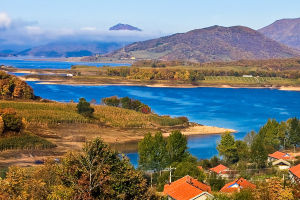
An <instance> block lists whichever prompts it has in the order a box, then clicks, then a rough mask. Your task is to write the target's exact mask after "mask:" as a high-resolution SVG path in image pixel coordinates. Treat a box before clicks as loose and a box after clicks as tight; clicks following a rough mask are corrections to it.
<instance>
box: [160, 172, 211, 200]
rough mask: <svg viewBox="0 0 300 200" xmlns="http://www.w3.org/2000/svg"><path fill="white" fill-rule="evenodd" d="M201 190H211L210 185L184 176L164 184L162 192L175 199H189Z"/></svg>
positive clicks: (201, 191) (200, 192)
mask: <svg viewBox="0 0 300 200" xmlns="http://www.w3.org/2000/svg"><path fill="white" fill-rule="evenodd" d="M203 192H208V193H209V192H211V188H210V186H208V185H206V184H204V183H201V182H199V181H197V180H196V179H193V178H192V177H190V176H185V177H183V178H181V179H178V180H177V181H174V182H173V183H171V184H166V185H165V187H164V194H166V195H168V196H170V197H172V198H173V199H176V200H189V199H191V198H194V197H196V196H198V195H200V194H202V193H203Z"/></svg>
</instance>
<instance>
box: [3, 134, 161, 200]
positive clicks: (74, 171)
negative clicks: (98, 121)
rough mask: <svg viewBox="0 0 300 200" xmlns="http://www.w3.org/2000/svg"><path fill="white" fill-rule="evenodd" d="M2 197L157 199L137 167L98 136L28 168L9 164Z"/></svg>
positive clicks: (25, 199) (25, 198) (41, 199)
mask: <svg viewBox="0 0 300 200" xmlns="http://www.w3.org/2000/svg"><path fill="white" fill-rule="evenodd" d="M0 198H2V199H8V200H9V199H24V200H27V199H40V200H43V199H45V200H46V199H66V200H67V199H87V200H88V199H90V200H92V199H103V200H104V199H116V200H117V199H120V200H121V199H128V200H129V199H130V200H131V199H133V200H134V199H153V200H155V199H158V197H156V196H155V194H154V193H153V191H151V190H150V189H149V187H148V186H147V182H146V180H145V179H144V178H143V175H142V173H141V172H140V171H137V170H135V169H134V168H133V166H132V165H131V164H130V163H129V160H128V159H127V158H126V157H124V156H120V155H119V154H118V153H117V152H115V151H112V150H111V149H110V148H109V147H108V146H107V145H106V144H105V143H103V142H102V140H100V139H95V140H94V141H92V142H89V143H87V144H86V145H85V147H84V148H83V150H82V153H69V154H67V155H66V156H64V157H63V158H61V160H60V161H59V162H55V161H53V160H49V161H47V162H46V164H45V165H43V166H40V167H32V168H19V167H11V168H10V169H9V171H8V173H7V175H6V178H5V179H0Z"/></svg>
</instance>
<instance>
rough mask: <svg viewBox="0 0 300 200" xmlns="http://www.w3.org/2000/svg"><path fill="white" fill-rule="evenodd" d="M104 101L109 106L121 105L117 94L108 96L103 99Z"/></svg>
mask: <svg viewBox="0 0 300 200" xmlns="http://www.w3.org/2000/svg"><path fill="white" fill-rule="evenodd" d="M102 103H104V104H105V105H107V106H114V107H119V105H120V99H118V97H117V96H112V97H106V98H103V99H102Z"/></svg>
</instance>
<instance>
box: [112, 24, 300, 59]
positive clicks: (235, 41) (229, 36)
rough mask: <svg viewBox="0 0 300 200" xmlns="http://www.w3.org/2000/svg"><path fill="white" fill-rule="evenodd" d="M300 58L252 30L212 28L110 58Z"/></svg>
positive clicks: (122, 51) (159, 40) (142, 45)
mask: <svg viewBox="0 0 300 200" xmlns="http://www.w3.org/2000/svg"><path fill="white" fill-rule="evenodd" d="M299 55H300V51H297V50H294V49H291V48H289V47H287V46H284V45H282V44H280V43H278V42H276V41H274V40H271V39H269V38H267V37H266V36H264V35H263V34H261V33H259V32H257V31H255V30H253V29H250V28H247V27H243V26H234V27H222V26H212V27H208V28H204V29H196V30H192V31H189V32H187V33H178V34H174V35H170V36H166V37H161V38H157V39H152V40H147V41H143V42H136V43H133V44H131V45H127V46H126V47H125V48H122V49H120V50H118V51H115V52H113V53H111V54H109V55H108V56H109V57H115V58H130V57H132V56H134V57H136V58H138V59H162V60H189V61H197V62H199V61H200V62H207V61H230V60H241V59H269V58H288V57H295V56H299Z"/></svg>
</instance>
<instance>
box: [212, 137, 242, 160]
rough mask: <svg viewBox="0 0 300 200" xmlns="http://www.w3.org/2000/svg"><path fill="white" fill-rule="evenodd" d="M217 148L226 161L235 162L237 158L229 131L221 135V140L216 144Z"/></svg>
mask: <svg viewBox="0 0 300 200" xmlns="http://www.w3.org/2000/svg"><path fill="white" fill-rule="evenodd" d="M217 150H218V151H219V154H220V155H221V156H223V157H224V160H225V161H226V162H228V163H236V162H237V161H238V160H239V158H238V153H237V148H236V146H235V141H234V137H233V135H232V134H230V133H225V134H223V135H222V136H221V141H220V142H219V144H218V146H217Z"/></svg>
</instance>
